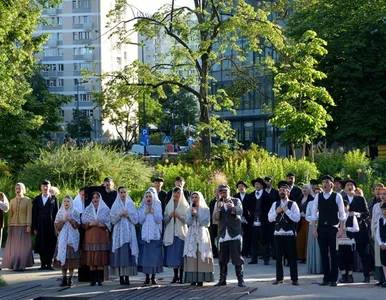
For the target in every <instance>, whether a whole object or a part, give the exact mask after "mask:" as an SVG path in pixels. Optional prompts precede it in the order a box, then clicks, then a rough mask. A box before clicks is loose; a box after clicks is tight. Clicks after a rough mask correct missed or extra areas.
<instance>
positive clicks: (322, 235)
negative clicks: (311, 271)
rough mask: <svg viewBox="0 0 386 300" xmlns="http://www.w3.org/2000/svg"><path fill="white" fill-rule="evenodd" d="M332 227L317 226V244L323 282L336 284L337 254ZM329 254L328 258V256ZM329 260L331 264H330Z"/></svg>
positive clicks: (334, 230) (335, 230)
mask: <svg viewBox="0 0 386 300" xmlns="http://www.w3.org/2000/svg"><path fill="white" fill-rule="evenodd" d="M337 232H338V228H336V227H334V226H318V243H319V248H320V256H321V260H322V268H323V275H324V277H323V281H325V282H330V281H331V282H336V281H337V280H338V273H339V271H338V254H337V251H336V233H337ZM329 253H330V258H329V257H328V254H329ZM330 259H331V263H330Z"/></svg>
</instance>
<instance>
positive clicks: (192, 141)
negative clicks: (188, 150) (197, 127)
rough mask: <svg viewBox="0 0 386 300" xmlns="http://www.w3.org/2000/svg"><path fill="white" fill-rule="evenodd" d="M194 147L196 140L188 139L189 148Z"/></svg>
mask: <svg viewBox="0 0 386 300" xmlns="http://www.w3.org/2000/svg"><path fill="white" fill-rule="evenodd" d="M193 145H194V140H193V139H192V138H189V139H188V146H189V147H191V146H193Z"/></svg>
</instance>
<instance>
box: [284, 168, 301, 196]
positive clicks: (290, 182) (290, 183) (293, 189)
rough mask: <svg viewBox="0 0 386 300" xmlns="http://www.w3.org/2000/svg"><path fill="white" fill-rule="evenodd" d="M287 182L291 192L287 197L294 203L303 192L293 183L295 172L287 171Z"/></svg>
mask: <svg viewBox="0 0 386 300" xmlns="http://www.w3.org/2000/svg"><path fill="white" fill-rule="evenodd" d="M287 184H288V186H289V187H290V189H291V193H290V196H289V198H290V199H291V200H292V201H295V202H296V203H298V202H299V201H300V200H301V198H302V197H303V194H302V189H301V188H299V187H297V186H296V185H295V174H294V173H288V174H287Z"/></svg>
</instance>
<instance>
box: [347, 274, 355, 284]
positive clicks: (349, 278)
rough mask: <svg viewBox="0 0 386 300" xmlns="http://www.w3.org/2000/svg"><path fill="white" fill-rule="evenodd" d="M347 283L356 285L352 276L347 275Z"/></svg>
mask: <svg viewBox="0 0 386 300" xmlns="http://www.w3.org/2000/svg"><path fill="white" fill-rule="evenodd" d="M346 282H347V283H354V277H353V276H352V274H351V275H347V281H346Z"/></svg>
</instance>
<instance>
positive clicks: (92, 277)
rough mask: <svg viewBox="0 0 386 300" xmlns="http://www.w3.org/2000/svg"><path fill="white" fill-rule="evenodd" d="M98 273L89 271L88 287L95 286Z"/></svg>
mask: <svg viewBox="0 0 386 300" xmlns="http://www.w3.org/2000/svg"><path fill="white" fill-rule="evenodd" d="M97 272H98V271H94V270H93V271H90V281H91V282H90V286H95V283H96V277H97Z"/></svg>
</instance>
